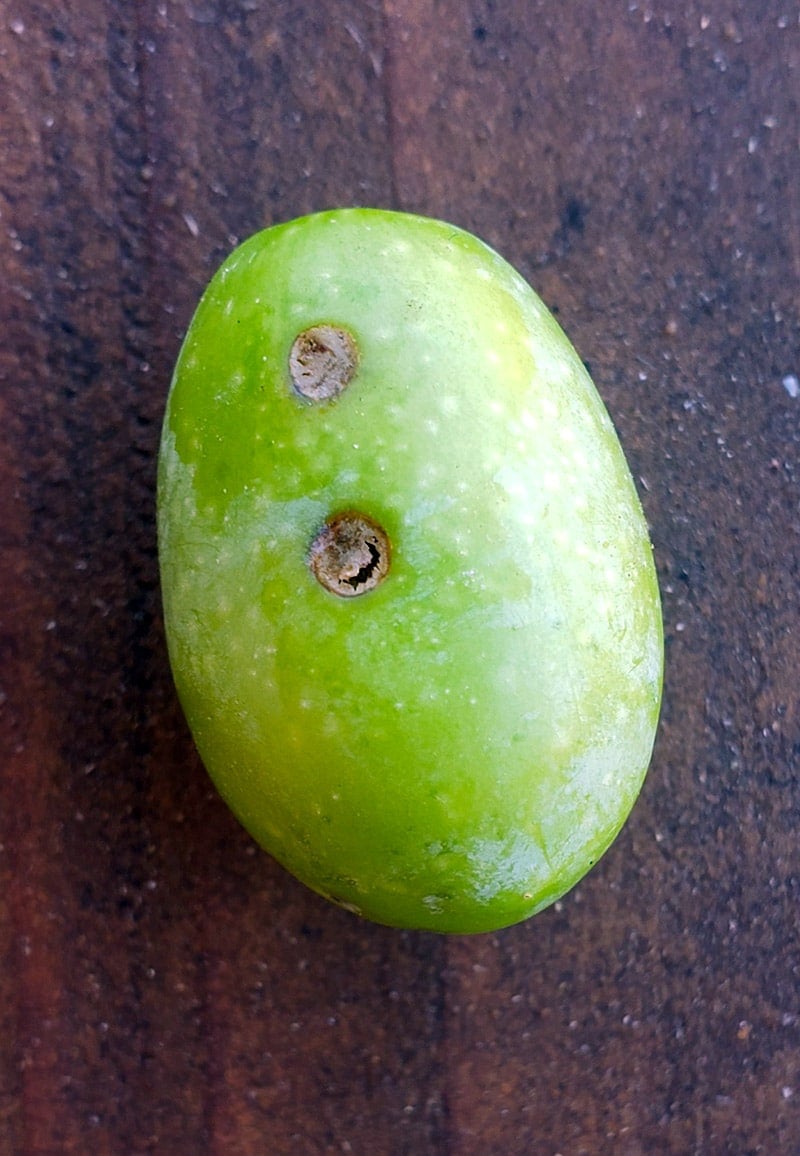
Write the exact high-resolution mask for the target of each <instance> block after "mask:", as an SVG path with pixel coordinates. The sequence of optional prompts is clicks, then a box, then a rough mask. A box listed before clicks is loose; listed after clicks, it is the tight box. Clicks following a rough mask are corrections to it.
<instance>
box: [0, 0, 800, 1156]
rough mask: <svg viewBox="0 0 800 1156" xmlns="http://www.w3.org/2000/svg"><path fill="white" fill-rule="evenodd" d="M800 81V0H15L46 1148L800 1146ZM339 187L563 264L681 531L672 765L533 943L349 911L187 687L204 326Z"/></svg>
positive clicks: (1, 241) (11, 547)
mask: <svg viewBox="0 0 800 1156" xmlns="http://www.w3.org/2000/svg"><path fill="white" fill-rule="evenodd" d="M799 74H800V27H799V26H798V23H797V18H796V13H795V12H794V11H793V8H792V5H786V4H783V3H782V0H764V2H763V3H761V4H759V5H749V6H744V5H742V4H739V3H736V2H735V0H708V3H706V4H703V5H700V4H695V3H690V4H678V3H677V2H676V0H661V2H660V3H659V4H653V5H645V4H639V3H629V4H624V5H613V4H610V3H601V4H599V5H598V4H597V3H596V2H595V3H590V2H589V0H575V3H573V4H570V5H562V6H560V7H558V8H557V9H556V8H554V7H553V6H552V5H551V4H547V3H545V2H544V0H508V2H507V3H504V4H502V5H501V4H497V3H494V2H493V0H471V2H470V3H469V4H461V3H458V2H456V0H408V2H407V3H403V2H401V0H385V2H384V3H383V4H381V3H378V2H377V0H359V2H356V0H315V2H314V3H311V2H302V0H301V2H298V3H292V4H288V3H275V4H258V3H254V2H250V0H186V2H181V3H177V2H172V0H165V2H161V0H137V2H134V0H130V2H126V0H107V2H106V3H100V0H66V2H64V3H62V4H60V5H58V6H56V7H55V8H54V7H53V6H52V5H45V4H43V3H39V2H38V0H16V3H15V4H13V5H7V6H6V7H5V8H4V9H3V11H2V13H0V213H1V214H2V215H1V216H0V252H1V253H2V261H1V264H0V326H1V329H0V331H1V332H2V335H3V339H2V342H0V383H1V385H2V389H1V390H0V416H1V417H2V422H0V440H1V441H2V448H1V449H0V588H1V589H2V591H3V593H4V597H3V599H2V605H1V606H0V656H1V657H0V662H1V665H0V1032H1V1033H2V1039H3V1041H4V1043H3V1046H2V1048H0V1156H39V1154H45V1156H50V1154H55V1153H61V1152H64V1153H84V1152H86V1151H92V1152H96V1153H98V1154H100V1156H105V1154H108V1156H118V1154H126V1156H127V1154H138V1153H147V1152H164V1153H170V1156H178V1154H182V1153H186V1154H187V1156H188V1154H190V1153H191V1154H195V1153H205V1152H208V1153H210V1154H220V1156H221V1154H223V1153H224V1154H225V1156H228V1154H230V1153H236V1154H237V1156H239V1154H241V1156H249V1154H251V1153H252V1154H256V1153H259V1154H261V1153H263V1152H270V1153H277V1154H284V1153H286V1154H295V1153H297V1154H300V1156H305V1154H316V1153H336V1152H352V1153H369V1154H370V1156H379V1154H382V1153H386V1154H387V1156H394V1154H403V1153H409V1154H411V1153H413V1154H418V1153H431V1154H442V1156H472V1154H475V1156H477V1154H480V1156H486V1154H493V1153H496V1154H498V1156H507V1154H509V1153H514V1154H516V1153H536V1154H537V1156H538V1154H539V1153H541V1154H543V1156H555V1154H556V1153H562V1154H563V1156H578V1154H580V1153H590V1154H592V1156H595V1154H597V1153H602V1152H614V1153H623V1154H624V1156H638V1154H640V1153H641V1154H644V1153H648V1154H649V1153H653V1152H665V1153H676V1154H681V1156H683V1154H685V1153H688V1152H692V1153H703V1154H705V1153H708V1154H710V1156H716V1154H717V1153H727V1152H731V1153H744V1152H769V1153H778V1152H781V1153H783V1152H787V1153H789V1152H794V1151H798V1150H800V995H799V994H798V992H799V991H800V974H799V972H798V969H799V968H800V941H799V935H798V927H797V913H798V902H799V901H800V851H799V850H798V837H797V831H798V827H799V826H800V707H798V692H797V669H798V641H797V639H798V626H797V623H798V610H799V609H800V606H799V605H798V604H799V603H800V597H799V596H798V587H799V585H800V583H799V581H798V578H799V576H798V558H799V556H800V551H799V550H798V544H799V543H798V528H799V523H800V516H799V514H798V508H799V507H798V468H799V467H798V443H799V442H800V408H799V407H800V398H796V397H793V396H792V393H793V392H794V385H793V382H794V381H795V380H796V378H797V377H798V376H800V313H799V312H798V301H800V216H799V214H798V204H799V203H800V202H798V192H797V188H798V185H797V176H798V152H797V142H798V139H799V138H800V112H799V110H798V92H799V91H800V89H799V88H798V77H799ZM339 204H342V205H344V204H374V205H386V206H394V207H399V208H404V209H409V210H414V211H419V212H424V213H428V214H430V215H433V216H440V217H445V218H447V219H450V220H453V221H454V222H455V223H457V224H459V225H462V226H464V227H466V228H468V229H472V230H474V231H476V232H478V233H479V234H480V235H481V236H483V237H484V238H485V239H486V240H487V241H489V242H490V243H491V244H493V245H495V246H496V247H497V248H498V249H499V250H500V251H501V252H503V253H504V255H505V256H506V257H508V259H509V260H511V261H512V263H513V264H515V265H516V266H517V267H518V268H519V269H520V270H521V271H522V272H523V273H524V274H525V276H526V277H528V279H529V280H531V282H532V283H533V284H534V286H535V287H536V288H537V289H538V290H539V291H540V292H541V293H542V295H543V296H544V297H545V299H546V300H547V302H548V303H549V304H550V305H551V306H552V307H553V308H555V309H556V310H557V311H558V314H559V316H560V319H561V321H562V323H563V324H564V326H565V328H566V329H567V331H568V332H569V334H570V335H571V337H572V338H573V340H574V341H575V343H576V345H577V346H578V348H579V350H580V351H581V353H582V355H583V356H584V357H585V358H586V360H587V362H589V363H590V365H591V369H592V372H593V374H594V377H595V380H596V382H597V385H598V387H599V388H600V391H601V393H602V394H603V396H604V398H605V399H606V402H607V404H608V405H609V408H610V410H611V412H612V415H613V417H614V420H615V422H616V424H617V426H618V428H619V431H620V434H621V437H622V441H623V443H624V445H625V448H626V451H627V453H628V456H629V459H630V461H631V464H632V467H633V469H634V473H635V476H636V478H637V482H638V483H639V486H640V492H641V495H642V499H643V502H644V506H645V510H646V514H647V516H648V519H649V521H650V524H651V527H652V532H653V539H654V543H655V550H656V560H657V564H658V569H659V575H660V579H661V584H662V593H663V599H664V614H665V623H666V631H667V658H668V670H667V681H666V688H665V701H664V710H663V719H662V726H661V730H660V733H659V740H658V744H657V749H656V755H655V759H654V763H653V767H652V770H651V774H650V776H649V778H648V781H647V784H646V786H645V789H644V791H643V794H642V797H641V799H640V801H639V803H638V804H637V807H636V809H635V811H634V814H633V816H632V818H631V820H630V822H629V824H628V825H627V826H626V828H625V830H624V832H623V834H622V835H621V836H620V838H619V840H618V842H617V843H616V844H615V846H614V848H613V849H612V850H611V851H610V852H609V853H608V855H607V856H606V857H605V858H604V860H603V861H602V862H601V863H600V864H599V865H598V867H597V868H596V869H595V870H594V871H593V872H592V873H591V874H590V876H589V877H588V878H587V879H586V880H585V881H584V882H583V883H582V884H581V885H580V886H579V887H578V888H577V889H576V890H575V891H574V892H573V893H572V894H571V895H570V896H568V897H567V898H565V899H564V900H563V901H562V902H561V903H559V904H558V905H556V907H554V908H553V909H551V910H550V911H548V912H547V913H544V914H543V915H541V916H539V917H537V918H536V919H535V920H534V921H532V922H530V923H528V924H525V925H522V926H520V927H517V928H512V929H510V930H508V931H506V932H503V933H502V934H499V935H495V936H480V937H475V938H439V937H435V936H429V935H423V934H401V933H397V932H393V931H390V930H388V929H385V928H380V927H375V926H371V925H368V924H364V923H361V922H359V921H357V920H356V919H355V918H354V917H352V916H350V915H349V914H348V913H346V912H343V911H339V910H336V909H334V908H331V907H329V906H328V905H326V904H325V903H324V902H323V901H322V900H320V899H318V898H317V897H315V896H314V895H312V894H310V893H308V892H307V891H306V890H305V889H304V888H302V887H301V886H300V885H299V884H297V883H296V882H295V881H294V880H292V879H291V878H289V877H288V876H286V875H285V873H284V872H282V871H281V869H280V868H278V867H277V866H276V865H275V864H274V863H272V862H271V860H269V859H268V857H267V856H265V855H263V854H262V853H261V852H258V851H256V849H255V848H254V847H253V845H252V844H251V842H250V841H249V840H248V838H247V837H246V836H245V835H244V833H243V832H242V831H241V830H240V829H239V828H238V826H237V825H236V823H235V821H234V820H233V819H232V818H231V816H230V815H229V814H228V812H227V811H226V809H225V807H224V806H223V805H222V803H221V802H220V801H219V799H218V798H217V796H216V795H215V793H214V792H213V790H212V789H211V787H210V784H209V781H208V780H207V778H206V776H205V774H204V772H203V770H202V767H201V766H200V764H199V761H198V759H197V756H196V754H195V752H194V750H193V747H192V744H191V740H190V738H189V736H188V733H187V730H186V727H185V725H184V723H183V720H182V718H181V715H180V711H179V708H178V706H177V703H176V700H175V696H174V691H173V689H172V683H171V679H170V674H169V670H168V665H167V660H166V653H165V648H164V640H163V632H162V627H161V620H160V603H159V593H158V581H157V559H156V543H155V523H154V477H155V457H156V451H157V444H158V436H159V427H160V420H161V414H162V412H163V405H164V400H165V396H166V390H167V387H168V383H169V377H170V373H171V368H172V364H173V363H174V359H175V356H176V354H177V351H178V348H179V345H180V340H181V336H182V334H183V332H184V330H185V327H186V325H187V323H188V320H189V317H190V316H191V313H192V310H193V308H194V306H195V304H196V302H197V300H198V297H199V295H200V293H201V291H202V288H203V286H204V284H205V282H206V280H207V279H208V277H209V276H210V275H211V273H212V271H213V270H214V268H215V267H216V266H217V264H218V263H219V261H220V260H221V259H222V257H223V256H224V255H225V254H226V253H227V252H228V251H229V249H230V248H231V247H232V246H233V245H234V244H235V243H236V242H237V240H240V239H242V238H244V237H245V236H247V235H248V234H249V233H251V232H253V231H255V230H256V229H258V228H260V227H262V226H264V225H266V224H269V223H271V222H273V221H278V220H285V219H288V218H290V217H294V216H297V215H299V214H301V213H304V212H309V211H313V210H315V209H321V208H325V207H330V206H333V205H339Z"/></svg>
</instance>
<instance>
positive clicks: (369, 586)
mask: <svg viewBox="0 0 800 1156" xmlns="http://www.w3.org/2000/svg"><path fill="white" fill-rule="evenodd" d="M390 558H391V547H390V545H389V538H388V535H387V533H386V531H385V530H384V529H383V528H382V527H381V526H379V525H378V523H377V522H374V521H373V520H372V518H369V517H367V515H366V514H359V513H357V512H356V511H355V510H347V511H345V512H344V513H341V514H333V515H332V516H331V517H330V518H328V520H327V521H326V522H325V525H324V526H323V527H322V529H321V530H320V531H319V532H318V533H317V534H316V536H315V537H314V540H313V542H312V543H311V548H310V550H309V552H308V565H309V568H310V570H311V573H312V574H313V575H314V577H315V578H316V579H317V581H318V582H319V584H320V585H321V586H324V587H325V589H326V590H330V592H331V593H332V594H338V595H339V597H340V598H354V597H356V596H357V595H359V594H366V593H367V591H368V590H374V589H375V587H376V586H379V585H380V583H381V582H383V580H384V578H385V577H386V575H387V574H388V572H389V562H390Z"/></svg>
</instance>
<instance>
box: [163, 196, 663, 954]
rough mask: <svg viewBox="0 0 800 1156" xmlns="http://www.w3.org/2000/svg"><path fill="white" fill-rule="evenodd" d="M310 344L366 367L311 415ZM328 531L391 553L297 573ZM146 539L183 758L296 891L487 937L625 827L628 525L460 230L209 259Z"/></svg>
mask: <svg viewBox="0 0 800 1156" xmlns="http://www.w3.org/2000/svg"><path fill="white" fill-rule="evenodd" d="M323 323H330V324H333V325H340V326H343V327H344V328H346V329H347V330H349V332H350V333H351V334H352V335H353V336H354V338H355V340H356V343H357V345H358V349H359V356H360V360H359V366H358V371H357V373H356V376H355V378H354V380H353V381H352V383H351V384H350V386H349V387H348V388H347V389H346V390H345V392H344V393H342V394H341V396H340V397H339V398H337V399H336V400H334V401H332V402H327V403H324V404H314V403H310V402H308V401H306V400H303V399H301V398H300V397H298V396H297V395H296V394H295V393H294V391H293V389H292V387H291V383H290V380H289V371H288V358H289V351H290V349H291V346H292V342H293V340H294V338H295V337H296V335H297V334H298V333H299V332H300V331H301V330H304V329H306V328H308V327H310V326H312V325H318V324H323ZM346 509H357V510H360V511H362V512H363V513H365V514H368V515H369V516H370V517H372V518H373V519H375V520H377V521H378V522H380V523H381V525H382V526H383V527H384V528H385V530H386V531H387V532H388V534H389V537H390V539H391V542H392V549H393V555H392V566H391V569H390V572H389V574H388V577H387V578H386V580H385V581H384V582H383V584H382V585H381V586H379V587H378V588H377V589H375V590H373V591H371V592H369V593H367V594H364V595H363V596H361V597H356V598H350V599H340V598H337V597H336V596H335V595H333V594H331V593H329V592H328V591H326V590H324V589H323V588H322V587H321V586H320V585H319V584H318V583H317V581H316V580H315V579H314V577H313V576H312V575H311V573H310V571H309V569H308V566H307V551H308V547H309V544H310V542H311V540H312V538H313V537H314V535H315V533H316V532H317V530H318V529H319V527H320V526H321V525H322V523H323V522H324V521H325V519H326V517H328V515H329V514H331V513H335V512H337V511H341V510H346ZM159 549H160V560H161V574H162V587H163V598H164V611H165V619H166V627H167V637H168V642H169V650H170V658H171V662H172V667H173V671H174V675H175V681H176V684H177V688H178V692H179V694H180V698H181V702H182V704H183V707H184V710H185V712H186V716H187V719H188V721H189V724H190V726H191V729H192V732H193V734H194V736H195V739H196V742H197V745H198V748H199V750H200V753H201V756H202V758H203V760H204V762H205V764H206V766H207V768H208V770H209V772H210V774H211V776H212V778H213V779H214V781H215V783H216V784H217V786H218V788H219V790H220V792H221V793H222V795H223V796H224V798H225V799H226V800H227V801H228V803H229V804H230V806H231V807H232V808H233V810H234V812H235V813H236V814H237V815H238V817H239V818H240V820H241V821H242V823H243V824H244V825H245V826H246V827H247V829H248V830H249V831H250V832H251V833H252V835H253V836H254V837H255V838H256V839H257V840H258V842H259V843H261V844H262V845H263V846H264V847H265V848H267V849H268V850H269V851H270V852H271V853H272V854H273V855H274V856H275V857H276V858H277V859H278V860H279V861H280V862H282V863H283V864H284V865H285V866H286V867H287V868H288V869H289V870H290V871H292V872H293V873H294V874H296V875H297V876H298V877H299V878H300V879H302V880H303V881H304V882H305V883H307V884H308V885H309V886H311V887H312V888H314V889H315V890H317V891H319V892H321V893H322V894H324V895H327V896H329V897H330V898H332V899H335V900H336V901H337V902H339V903H343V904H345V905H346V906H348V907H351V908H353V909H355V910H357V911H358V912H360V913H362V914H364V915H365V916H367V917H369V918H372V919H375V920H378V921H380V922H384V923H389V924H395V925H398V926H406V927H416V928H431V929H436V930H441V931H455V932H470V931H484V930H489V929H494V928H497V927H501V926H505V925H508V924H511V923H514V922H517V921H519V920H521V919H524V918H526V917H527V916H529V915H531V914H533V913H534V912H536V911H538V910H540V909H541V908H542V907H545V906H546V905H548V904H550V903H552V902H553V901H554V900H555V899H557V898H558V897H559V896H560V895H562V894H563V893H564V892H565V891H566V890H567V889H569V888H570V887H571V886H572V885H573V884H574V883H576V882H577V880H578V879H580V878H581V876H582V875H583V874H584V873H585V872H586V871H587V870H588V869H589V868H590V867H591V866H592V864H593V863H595V862H596V861H597V859H598V857H599V856H600V855H601V854H602V853H603V852H604V851H605V850H606V848H607V847H608V846H609V844H610V843H611V841H612V840H613V838H614V837H615V835H616V834H617V832H618V831H619V829H620V827H621V825H622V823H623V822H624V821H625V818H626V817H627V815H628V813H629V811H630V809H631V807H632V805H633V803H634V800H635V798H636V796H637V794H638V792H639V789H640V786H641V783H642V780H643V777H644V775H645V772H646V769H647V765H648V762H649V759H650V755H651V751H652V745H653V739H654V735H655V729H656V725H657V720H658V712H659V703H660V694H661V680H662V662H663V638H662V626H661V613H660V604H659V596H658V587H657V583H656V577H655V570H654V566H653V560H652V552H651V547H650V542H649V539H648V534H647V529H646V525H645V522H644V518H643V515H642V511H641V507H640V505H639V501H638V498H637V495H636V491H635V488H634V485H633V482H632V479H631V476H630V473H629V470H628V467H627V465H626V462H625V459H624V456H623V453H622V450H621V448H620V445H619V442H618V439H617V437H616V434H615V432H614V430H613V427H612V425H611V422H610V420H609V417H608V415H607V413H606V410H605V408H604V407H603V404H602V402H601V401H600V398H599V397H598V394H597V392H596V391H595V389H594V387H593V385H592V383H591V381H590V379H589V377H588V376H587V374H586V370H585V368H584V366H583V364H582V362H581V361H580V359H579V357H578V356H577V354H576V353H575V351H574V350H573V348H572V346H571V345H570V344H569V342H568V341H567V339H566V337H565V336H564V334H563V333H562V331H561V330H560V328H559V327H558V325H557V323H556V322H555V320H554V319H553V317H552V316H551V315H550V314H549V312H548V311H547V310H546V308H545V307H544V305H543V304H542V302H541V301H540V300H539V298H538V297H537V296H536V295H535V294H534V292H533V291H532V290H531V289H530V287H529V286H528V285H527V284H526V283H525V282H524V281H523V280H522V279H521V278H520V277H519V275H518V274H517V273H515V272H514V270H513V269H512V268H511V267H510V266H509V265H508V264H507V263H506V262H505V261H503V260H502V259H501V258H500V257H499V256H498V255H497V254H496V253H494V252H493V251H492V250H490V249H488V248H487V247H486V246H485V245H484V244H482V243H481V242H480V241H478V240H477V239H475V238H474V237H472V236H470V235H469V234H466V233H464V232H463V231H460V230H459V229H456V228H454V227H453V226H450V225H446V224H443V223H441V222H437V221H431V220H427V219H423V218H419V217H413V216H407V215H401V214H395V213H389V212H383V211H377V210H360V209H350V210H340V211H335V212H330V213H323V214H318V215H316V216H314V217H309V218H304V219H301V220H299V221H295V222H292V223H290V224H287V225H283V226H277V227H274V228H272V229H269V230H266V231H264V232H262V233H260V234H258V235H256V236H254V237H252V238H251V239H250V240H249V241H247V242H246V243H245V244H243V245H242V246H240V247H239V248H238V249H237V250H236V251H235V252H234V253H233V254H232V255H231V257H230V258H229V259H228V260H227V261H226V262H225V264H224V265H223V266H222V268H221V269H220V270H219V272H218V273H217V274H216V276H215V278H214V279H213V281H212V282H211V284H210V286H209V288H208V290H207V291H206V293H205V295H204V297H203V300H202V302H201V303H200V306H199V308H198V310H197V313H196V315H195V317H194V320H193V321H192V324H191V327H190V329H189V332H188V334H187V337H186V340H185V343H184V346H183V349H182V351H181V354H180V358H179V361H178V364H177V367H176V371H175V376H174V380H173V383H172V388H171V392H170V396H169V401H168V406H167V413H166V417H165V422H164V429H163V436H162V444H161V454H160V463H159Z"/></svg>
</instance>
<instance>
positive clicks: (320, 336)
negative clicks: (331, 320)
mask: <svg viewBox="0 0 800 1156" xmlns="http://www.w3.org/2000/svg"><path fill="white" fill-rule="evenodd" d="M357 366H358V348H357V346H356V343H355V340H354V338H353V335H352V334H351V333H348V332H347V330H346V329H342V328H340V327H339V326H338V325H313V326H312V327H311V328H310V329H304V330H303V332H302V333H298V335H297V337H295V339H294V342H293V343H292V348H291V352H290V353H289V376H290V377H291V380H292V386H293V387H294V390H295V392H296V393H299V394H300V396H301V397H304V398H306V399H307V400H308V401H316V402H320V401H330V400H331V399H332V398H335V397H338V396H339V394H340V393H341V392H342V391H343V390H345V389H346V388H347V386H348V385H349V384H350V382H351V381H352V380H353V376H354V374H355V372H356V368H357Z"/></svg>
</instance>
